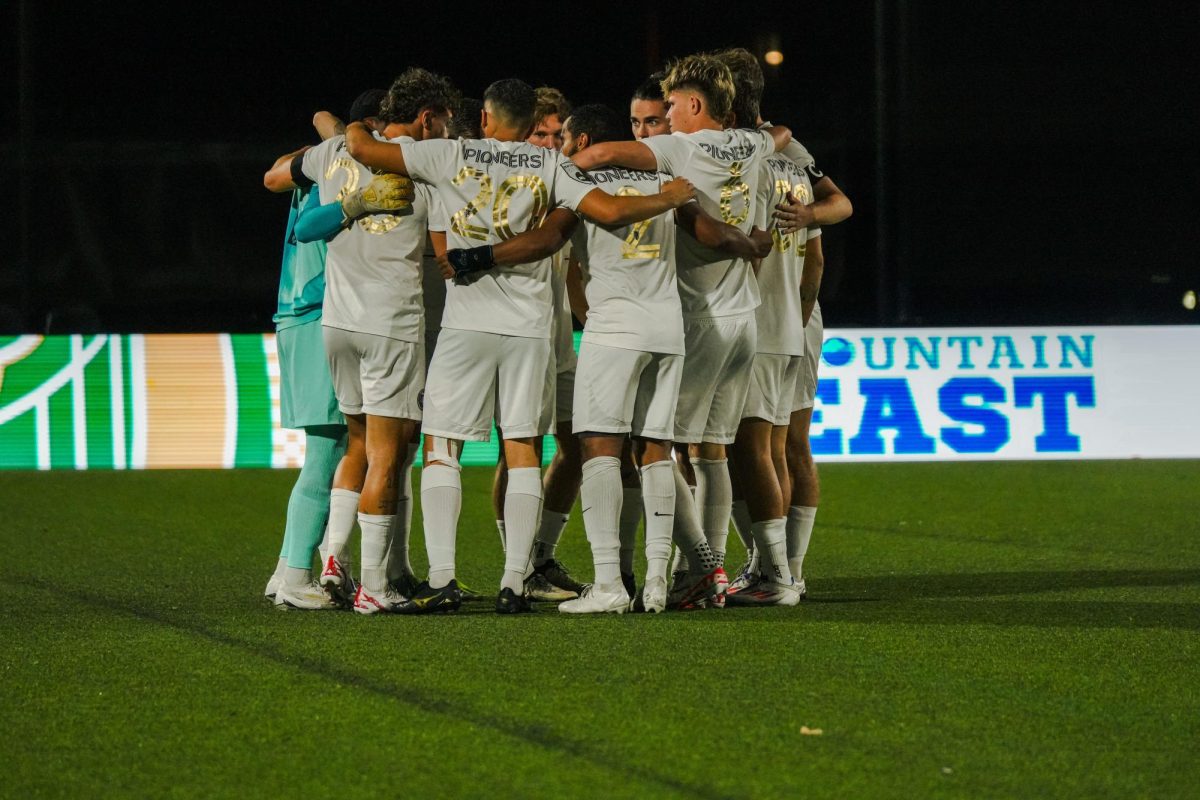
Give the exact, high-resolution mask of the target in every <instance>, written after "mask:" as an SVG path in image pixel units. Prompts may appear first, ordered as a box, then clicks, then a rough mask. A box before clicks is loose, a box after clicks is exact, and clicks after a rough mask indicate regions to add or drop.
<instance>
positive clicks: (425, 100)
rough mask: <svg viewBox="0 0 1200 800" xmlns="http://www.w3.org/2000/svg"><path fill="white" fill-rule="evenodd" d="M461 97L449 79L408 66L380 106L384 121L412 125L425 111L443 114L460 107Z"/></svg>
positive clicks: (393, 83)
mask: <svg viewBox="0 0 1200 800" xmlns="http://www.w3.org/2000/svg"><path fill="white" fill-rule="evenodd" d="M459 98H460V95H459V93H458V90H457V89H455V88H454V85H453V84H451V83H450V79H449V78H447V77H445V76H444V75H435V74H434V73H432V72H430V71H429V70H427V69H421V68H420V67H409V68H408V69H406V70H404V72H402V73H400V75H399V76H398V77H397V78H396V80H394V81H392V86H391V88H390V89H388V92H387V96H386V97H384V98H383V103H382V104H380V107H379V118H380V119H381V120H383V121H384V122H388V123H392V122H401V123H407V122H412V121H413V120H414V119H416V118H417V115H418V114H420V113H421V112H422V111H424V110H425V109H427V108H428V109H430V110H432V111H434V112H436V113H439V114H441V113H444V112H446V111H448V110H450V109H452V108H454V107H455V106H456V105H458V102H459Z"/></svg>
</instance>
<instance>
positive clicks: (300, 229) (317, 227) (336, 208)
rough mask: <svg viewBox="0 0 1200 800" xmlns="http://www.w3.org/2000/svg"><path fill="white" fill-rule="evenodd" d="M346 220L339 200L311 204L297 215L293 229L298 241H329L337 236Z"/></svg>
mask: <svg viewBox="0 0 1200 800" xmlns="http://www.w3.org/2000/svg"><path fill="white" fill-rule="evenodd" d="M345 221H346V218H345V215H344V214H343V213H342V204H341V203H340V202H338V201H336V200H335V201H334V202H332V203H326V204H325V205H323V206H314V205H310V206H309V207H308V208H306V209H304V211H302V212H300V216H298V217H296V227H295V228H294V229H293V231H294V232H295V234H296V241H298V242H316V241H328V240H329V239H332V238H333V237H334V236H337V234H338V231H340V230H341V229H342V226H343V225H344V223H345Z"/></svg>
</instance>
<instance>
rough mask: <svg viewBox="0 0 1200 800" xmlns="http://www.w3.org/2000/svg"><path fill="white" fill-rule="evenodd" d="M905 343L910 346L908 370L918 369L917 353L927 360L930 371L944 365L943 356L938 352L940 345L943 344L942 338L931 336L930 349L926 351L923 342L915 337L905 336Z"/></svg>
mask: <svg viewBox="0 0 1200 800" xmlns="http://www.w3.org/2000/svg"><path fill="white" fill-rule="evenodd" d="M904 343H905V344H906V345H908V366H907V368H908V369H917V353H920V354H921V357H922V358H924V359H925V364H926V366H928V367H929V368H930V369H937V368H938V365H939V364H941V363H942V357H941V354H940V353H939V352H938V345H940V344H941V343H942V337H940V336H930V337H929V349H928V350H926V349H925V348H924V347H923V346H922V345H921V340H920V339H918V338H917V337H915V336H905V337H904Z"/></svg>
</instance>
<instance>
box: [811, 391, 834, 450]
mask: <svg viewBox="0 0 1200 800" xmlns="http://www.w3.org/2000/svg"><path fill="white" fill-rule="evenodd" d="M817 401H818V403H817V406H814V408H813V412H812V424H813V425H820V424H821V423H822V421H823V420H824V418H825V414H824V413H823V412H822V411H821V409H820V406H836V405H840V404H841V402H842V389H841V385H840V384H839V383H838V381H837V379H836V378H820V379H818V380H817ZM808 445H809V447H810V448H811V449H812V452H813V455H817V456H840V455H841V454H842V429H841V428H828V429H826V430H825V432H824V433H822V434H821V435H820V436H810V437H809V439H808Z"/></svg>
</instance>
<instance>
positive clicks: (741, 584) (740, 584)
mask: <svg viewBox="0 0 1200 800" xmlns="http://www.w3.org/2000/svg"><path fill="white" fill-rule="evenodd" d="M756 577H757V576H756V575H755V573H754V570H753V569H752V568H751V567H750V562H749V561H746V562H745V563H744V564H742V565H741V566H740V567H738V570H737V577H735V578H734V579H733V580H731V581H730V582H729V588H728V589H727V590H726V594H727V595H728V594H732V593H735V592H740V591H741V590H742V589H744V588H746V587H747V586H749V585H750V584H751V583H753V582H754V580H755V578H756Z"/></svg>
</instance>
